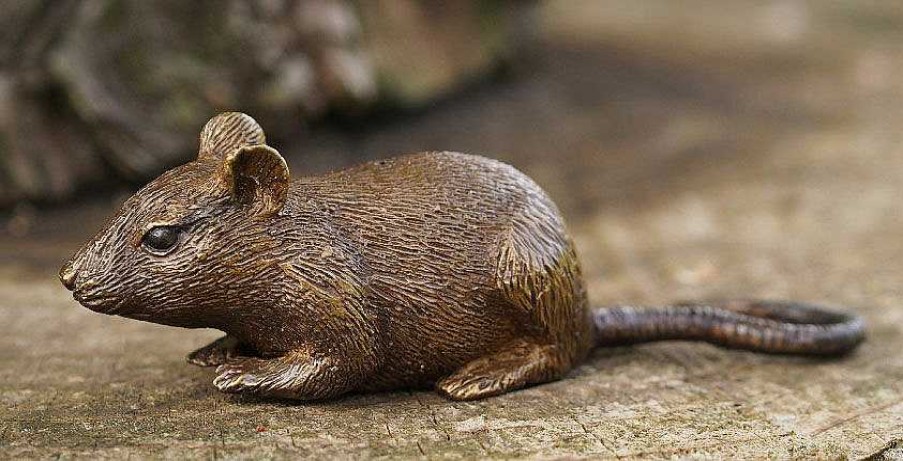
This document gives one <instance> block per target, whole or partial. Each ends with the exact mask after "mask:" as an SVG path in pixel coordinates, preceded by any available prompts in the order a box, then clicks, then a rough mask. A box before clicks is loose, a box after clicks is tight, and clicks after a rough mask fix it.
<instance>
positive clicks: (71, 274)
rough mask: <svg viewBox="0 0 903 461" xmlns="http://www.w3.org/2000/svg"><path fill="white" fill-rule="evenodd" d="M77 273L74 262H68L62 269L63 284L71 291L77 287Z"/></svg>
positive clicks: (61, 278) (61, 279)
mask: <svg viewBox="0 0 903 461" xmlns="http://www.w3.org/2000/svg"><path fill="white" fill-rule="evenodd" d="M76 275H77V273H76V272H75V267H73V266H72V262H71V261H70V262H68V263H66V265H65V266H63V268H62V269H60V281H61V282H63V286H65V287H66V288H67V289H68V290H69V291H72V290H74V289H75V276H76Z"/></svg>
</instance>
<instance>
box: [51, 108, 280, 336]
mask: <svg viewBox="0 0 903 461" xmlns="http://www.w3.org/2000/svg"><path fill="white" fill-rule="evenodd" d="M288 188H289V171H288V167H287V166H286V163H285V160H284V159H283V158H282V156H280V155H279V153H278V152H276V151H275V150H274V149H272V148H270V147H268V146H266V145H265V138H264V133H263V130H262V129H261V128H260V126H259V125H258V124H257V122H255V121H254V119H252V118H251V117H249V116H247V115H245V114H241V113H236V112H229V113H224V114H220V115H218V116H216V117H214V118H213V119H211V120H210V121H209V122H207V124H206V125H205V126H204V129H203V131H202V132H201V136H200V152H199V155H198V158H197V160H195V161H192V162H190V163H187V164H185V165H182V166H179V167H177V168H174V169H172V170H170V171H167V172H166V173H164V174H162V175H161V176H160V177H158V178H157V179H155V180H153V181H151V182H150V183H149V184H147V185H146V186H145V187H143V188H142V189H141V190H139V191H138V192H137V193H135V195H133V196H132V197H130V198H129V199H128V200H127V201H126V202H125V203H124V204H123V205H122V207H121V209H120V210H119V212H118V213H117V214H116V215H115V216H114V217H113V218H111V219H110V221H109V222H108V223H107V224H106V226H105V227H104V228H103V229H102V230H101V231H100V232H99V233H98V234H97V235H96V236H95V237H94V239H93V240H91V241H90V242H88V243H87V244H86V245H85V246H84V247H82V248H81V249H80V250H79V251H78V252H77V253H76V254H75V255H74V256H73V257H72V258H71V259H70V260H69V261H68V262H67V263H66V264H65V265H64V266H63V268H62V269H61V270H60V280H61V281H62V282H63V285H65V286H66V287H67V288H68V289H70V290H71V291H72V292H73V296H74V297H75V299H76V300H77V301H79V302H80V303H81V304H82V305H84V306H85V307H88V308H89V309H91V310H94V311H97V312H102V313H106V314H116V315H122V316H125V317H130V318H136V319H140V320H147V321H151V322H154V323H163V324H168V325H176V326H185V327H208V326H215V324H216V323H217V322H218V321H220V320H221V319H218V318H217V317H221V316H224V315H227V312H225V311H224V310H227V309H228V308H229V305H230V303H229V300H228V299H226V298H227V297H228V296H238V294H236V293H233V291H235V290H232V288H234V286H235V283H237V282H238V281H241V280H246V279H248V277H247V275H248V274H249V273H250V272H254V271H258V270H261V268H257V267H253V264H254V260H256V259H260V258H248V257H247V255H253V254H260V253H261V252H263V251H266V249H267V248H268V247H270V248H271V247H272V246H273V245H275V243H274V242H272V241H271V240H270V239H268V238H267V233H266V227H267V223H268V222H270V221H271V220H273V219H277V218H278V215H279V213H280V211H281V210H282V207H283V206H284V205H285V202H286V200H287V197H288ZM249 260H250V262H249ZM241 291H247V290H241Z"/></svg>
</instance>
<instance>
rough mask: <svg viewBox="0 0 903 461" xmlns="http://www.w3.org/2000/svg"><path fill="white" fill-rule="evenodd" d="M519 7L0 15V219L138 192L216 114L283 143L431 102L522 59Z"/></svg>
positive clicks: (25, 5) (142, 8)
mask: <svg viewBox="0 0 903 461" xmlns="http://www.w3.org/2000/svg"><path fill="white" fill-rule="evenodd" d="M532 10H533V3H532V2H520V1H516V0H482V1H480V0H468V1H456V2H443V1H441V0H419V1H418V0H376V1H350V0H294V1H291V0H282V1H280V0H274V1H266V2H258V1H248V0H228V1H219V0H216V1H214V0H195V1H191V2H185V1H180V0H163V1H156V2H146V1H143V0H82V1H79V0H22V1H17V2H4V3H3V4H0V33H2V34H3V35H2V36H0V39H2V41H0V208H4V207H9V206H10V205H13V204H15V203H17V202H22V201H25V202H47V201H59V200H64V199H68V198H70V197H72V195H73V194H74V193H75V192H76V191H79V190H83V189H85V188H88V187H92V186H94V187H96V186H98V185H102V184H103V183H105V182H110V181H111V180H118V181H121V180H126V181H130V182H140V181H144V180H147V179H149V178H152V177H153V176H155V175H157V174H158V173H160V172H161V171H163V170H164V169H166V168H168V167H170V166H173V165H176V164H178V163H182V162H184V161H186V160H188V159H190V158H191V157H192V156H194V155H195V154H196V148H197V146H196V144H197V141H196V139H197V135H198V132H199V130H200V127H201V126H202V125H203V123H204V122H205V121H206V120H207V119H208V118H209V117H211V116H212V115H213V114H215V113H216V112H218V111H222V110H242V111H246V112H250V113H253V114H254V115H255V117H256V118H258V120H259V121H260V122H261V123H263V124H264V126H266V127H267V131H268V133H269V134H271V135H273V136H275V137H284V136H286V135H288V134H289V133H292V132H297V131H298V129H299V126H300V125H302V124H303V122H304V121H306V120H312V119H315V118H317V117H321V116H322V115H324V114H325V113H327V112H334V113H338V114H347V115H352V116H356V115H361V114H365V113H366V112H367V111H368V110H370V109H372V108H373V107H374V105H376V104H378V105H379V106H383V107H395V108H417V107H423V106H424V105H426V104H428V103H429V102H430V101H432V100H434V99H435V98H437V97H441V96H443V95H446V94H448V93H449V92H452V91H454V90H455V89H456V88H459V87H460V86H462V85H464V84H467V83H469V82H472V81H474V80H476V79H478V78H480V77H481V76H484V75H486V74H487V73H489V72H491V71H492V70H493V69H495V68H496V67H497V66H499V65H500V64H503V63H505V62H507V61H508V60H509V59H510V58H512V57H513V56H514V55H515V54H516V52H517V51H518V49H520V48H521V47H522V46H524V45H525V44H526V43H527V42H528V38H529V32H530V30H531V29H532V27H531V18H532Z"/></svg>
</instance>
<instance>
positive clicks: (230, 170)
mask: <svg viewBox="0 0 903 461" xmlns="http://www.w3.org/2000/svg"><path fill="white" fill-rule="evenodd" d="M223 179H224V180H225V182H226V186H227V187H228V188H229V192H230V193H231V195H232V199H233V201H234V202H235V203H238V204H241V205H250V206H252V207H253V208H255V209H259V210H261V212H262V213H263V214H264V215H267V216H268V215H272V214H274V213H277V212H279V210H281V209H282V207H283V206H284V205H285V201H286V199H287V198H288V188H289V181H290V180H289V172H288V165H286V163H285V159H284V158H282V156H281V155H279V152H276V149H273V148H272V147H269V146H265V145H262V144H261V145H257V146H245V147H241V148H239V149H238V150H236V151H235V152H233V153H232V154H229V155H228V156H226V161H225V164H224V171H223Z"/></svg>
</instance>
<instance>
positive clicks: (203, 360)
mask: <svg viewBox="0 0 903 461" xmlns="http://www.w3.org/2000/svg"><path fill="white" fill-rule="evenodd" d="M239 349H240V346H239V343H238V340H237V339H235V338H234V337H232V336H223V337H222V338H220V339H217V340H216V341H213V342H212V343H210V344H208V345H206V346H204V347H202V348H200V349H198V350H196V351H194V352H192V353H190V354H188V363H190V364H192V365H197V366H199V367H215V366H218V365H222V364H224V363H226V362H227V361H229V360H230V359H232V358H234V357H237V356H238V355H240V354H239Z"/></svg>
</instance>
